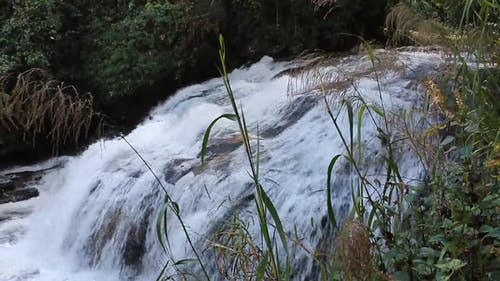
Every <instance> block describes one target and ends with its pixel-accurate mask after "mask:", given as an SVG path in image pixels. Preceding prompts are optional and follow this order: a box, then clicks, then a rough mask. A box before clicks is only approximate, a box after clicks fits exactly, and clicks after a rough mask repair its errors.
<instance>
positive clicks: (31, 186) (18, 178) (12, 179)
mask: <svg viewBox="0 0 500 281" xmlns="http://www.w3.org/2000/svg"><path fill="white" fill-rule="evenodd" d="M61 164H62V163H59V164H56V165H54V166H52V167H49V168H43V169H40V170H34V171H19V172H10V173H9V172H7V173H3V174H2V173H0V204H5V203H11V202H18V201H24V200H28V199H30V198H33V197H37V196H38V195H39V192H38V190H37V189H36V186H37V185H38V182H39V181H40V179H41V178H42V176H43V175H44V174H46V173H47V172H48V171H50V170H53V169H56V168H59V167H61Z"/></svg>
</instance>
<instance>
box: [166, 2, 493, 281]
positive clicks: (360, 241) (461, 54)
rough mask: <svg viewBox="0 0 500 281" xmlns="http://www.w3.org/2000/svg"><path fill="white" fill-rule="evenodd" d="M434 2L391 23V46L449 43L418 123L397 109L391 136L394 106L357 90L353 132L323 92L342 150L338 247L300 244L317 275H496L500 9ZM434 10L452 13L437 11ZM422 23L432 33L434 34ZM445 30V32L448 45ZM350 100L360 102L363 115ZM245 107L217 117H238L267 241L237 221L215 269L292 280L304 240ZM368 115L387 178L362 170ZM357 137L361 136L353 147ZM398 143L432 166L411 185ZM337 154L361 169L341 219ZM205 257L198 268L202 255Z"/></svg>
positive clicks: (397, 10) (401, 11) (348, 106)
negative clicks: (293, 255)
mask: <svg viewBox="0 0 500 281" xmlns="http://www.w3.org/2000/svg"><path fill="white" fill-rule="evenodd" d="M319 2H321V3H320V4H325V2H331V1H319ZM437 3H438V5H437V6H431V8H434V9H435V10H432V9H431V10H426V9H423V7H426V8H429V5H425V4H429V3H428V2H426V1H408V2H405V3H401V4H399V5H397V6H395V7H394V8H393V10H392V11H391V13H390V14H389V16H388V18H387V21H386V23H387V31H388V32H390V34H389V38H391V39H392V41H391V43H393V44H399V43H401V42H405V41H406V42H412V43H413V44H415V43H419V42H422V41H421V40H422V39H424V42H425V44H427V43H429V42H431V41H432V42H435V40H439V41H440V42H441V44H446V45H447V46H448V47H449V48H451V49H452V50H453V53H452V60H451V64H450V65H449V68H450V69H449V70H448V71H447V73H443V75H442V77H439V79H432V78H430V77H429V78H428V79H427V80H426V81H425V83H424V84H425V86H426V88H427V94H428V103H427V107H426V108H423V109H422V110H424V112H423V114H422V115H421V116H420V117H419V119H417V120H415V119H414V116H410V115H411V114H412V113H411V112H403V113H399V114H400V115H398V116H397V118H398V120H401V123H400V124H398V126H402V127H403V132H404V135H403V136H402V139H401V138H397V139H396V138H394V132H395V129H396V128H395V127H394V124H391V123H390V122H389V118H390V114H392V113H391V112H388V111H386V109H385V108H384V105H383V101H381V104H378V105H374V104H369V103H367V102H366V101H365V100H363V98H362V96H361V95H355V96H354V97H353V98H347V99H344V100H342V102H341V104H342V106H341V107H342V108H343V112H345V113H347V114H348V118H349V124H350V128H349V131H348V132H344V131H342V130H341V129H340V126H338V124H337V119H336V117H335V116H337V114H338V113H337V112H332V110H333V109H332V107H331V105H330V103H329V101H328V100H327V99H326V94H327V93H326V92H325V93H324V94H325V104H326V106H327V113H328V114H329V116H330V117H331V120H332V123H333V125H334V126H333V129H335V130H336V131H337V133H338V134H339V135H340V137H341V138H342V141H343V144H344V148H345V150H346V153H345V154H341V155H334V156H333V158H332V161H331V163H330V165H329V167H328V169H327V174H326V176H325V178H326V179H327V188H326V191H327V193H326V196H325V197H326V200H325V201H326V204H327V209H328V218H329V222H330V224H331V228H332V229H334V232H333V234H332V235H334V236H335V237H336V240H335V245H334V247H333V251H332V252H328V253H316V252H310V251H307V249H304V250H305V251H306V252H307V253H308V254H310V255H311V258H313V259H314V260H316V261H317V262H318V264H319V266H318V270H319V275H318V276H320V278H321V280H497V279H499V278H500V224H499V217H498V206H499V205H500V192H499V188H498V186H499V182H498V181H499V178H500V174H499V172H500V143H499V141H500V140H499V137H500V131H499V128H500V118H499V113H500V103H499V100H498V98H499V97H500V91H499V90H500V88H499V80H500V79H499V73H498V66H497V61H498V57H497V55H498V46H497V43H498V25H497V24H498V23H497V21H498V8H499V5H498V2H497V1H486V0H485V1H465V3H464V5H460V3H458V5H451V6H445V5H444V4H443V3H441V2H437ZM449 3H450V2H448V4H449ZM434 4H436V2H434ZM452 4H453V3H452ZM437 8H439V9H437ZM455 9H457V10H458V11H461V13H458V12H457V10H455ZM437 12H445V13H444V14H443V15H442V16H438V15H439V14H437V15H436V13H437ZM457 13H458V17H459V19H457V18H456V17H457ZM450 15H455V16H454V17H453V16H450ZM437 27H439V28H437ZM426 28H430V29H429V31H428V32H427V31H425V30H426ZM434 35H436V36H434ZM443 36H448V38H445V39H444V40H443ZM222 42H223V41H222V40H221V51H220V60H221V63H222V68H221V69H222V71H221V73H222V77H223V79H224V83H225V85H226V89H227V92H228V97H229V99H230V100H231V102H232V104H233V105H235V104H236V103H235V101H234V96H233V93H232V89H231V86H230V83H229V81H228V79H227V72H226V71H225V48H224V44H223V43H222ZM398 42H399V43H398ZM363 44H364V47H365V50H366V52H367V54H368V56H369V57H370V59H371V62H372V65H373V68H374V73H375V75H377V74H376V73H377V72H376V70H375V69H376V65H377V63H378V58H377V57H376V56H375V53H374V52H373V49H372V48H371V46H370V44H369V43H368V42H366V41H364V40H363ZM324 82H326V83H328V82H329V81H321V83H320V84H321V85H320V86H321V87H322V88H323V89H325V88H324V87H323V86H324V85H325V84H324ZM325 91H326V90H325ZM353 102H356V103H358V104H360V105H361V106H358V107H357V110H358V112H356V111H355V109H354V108H355V107H354V106H353ZM242 107H244V105H243V106H242ZM242 110H243V108H240V109H239V108H238V107H236V106H233V114H226V115H223V116H221V117H220V118H228V119H230V120H235V121H237V123H238V127H239V129H240V133H241V134H242V139H243V143H244V146H245V150H246V151H247V155H248V161H249V165H250V171H251V173H250V177H251V178H252V180H253V181H254V185H255V188H256V194H257V195H256V197H255V200H254V201H255V204H256V208H257V213H258V216H259V226H260V231H261V235H262V237H263V239H262V242H259V241H260V240H259V239H255V238H252V237H251V235H250V234H249V231H248V229H247V228H248V222H245V221H241V220H240V219H239V218H238V217H235V219H234V220H233V221H232V222H231V223H230V224H229V227H228V228H227V229H224V230H221V232H220V234H221V235H222V237H223V240H224V241H226V242H227V244H224V245H222V244H220V243H216V242H214V243H212V249H213V250H214V251H215V252H216V256H217V262H218V264H217V268H218V269H219V270H220V273H221V274H225V276H226V278H228V279H230V280H233V279H238V280H291V279H292V278H293V273H294V268H291V263H290V260H289V256H288V248H287V247H288V245H290V243H294V242H295V243H297V241H294V240H293V239H290V237H287V236H286V234H285V231H284V229H283V226H282V225H281V222H280V218H279V217H278V216H277V214H276V211H275V208H274V205H273V203H272V202H270V201H269V199H268V197H267V195H266V193H265V191H264V188H263V187H262V185H261V183H260V181H259V177H258V175H259V164H258V163H259V143H258V141H257V144H256V147H253V148H252V146H251V145H250V142H249V141H248V139H249V137H248V136H249V132H248V128H247V126H246V125H245V124H246V121H245V118H244V116H240V114H241V113H240V112H242ZM364 113H369V114H368V116H370V118H371V119H372V121H373V124H374V125H375V126H376V127H377V131H378V132H379V136H378V137H379V138H380V140H381V141H382V142H383V143H384V146H383V147H384V148H385V151H384V152H383V155H385V168H386V170H385V177H386V180H385V182H383V183H381V182H379V181H377V180H373V179H372V178H370V177H368V176H367V175H366V172H364V171H363V167H362V165H361V164H362V162H363V161H364V160H363V158H364V157H363V154H362V151H363V149H362V145H361V139H360V138H361V136H360V132H359V128H356V127H355V125H354V124H358V126H359V124H360V119H361V118H363V116H364ZM356 116H357V117H356ZM374 116H376V118H374ZM220 118H218V119H216V120H214V122H213V123H212V124H211V125H210V127H209V128H208V129H207V132H206V134H205V138H204V141H203V148H202V158H203V154H204V150H205V149H206V145H207V141H208V137H209V134H210V129H211V127H212V126H213V124H215V122H216V121H218V120H219V119H220ZM355 118H357V119H358V120H357V122H355V120H354V119H355ZM413 122H416V123H417V124H415V123H413ZM412 123H413V124H412ZM416 128H420V129H417V130H415V129H416ZM422 128H423V129H422ZM354 132H358V133H357V138H358V139H357V141H356V142H354V141H353V140H354V138H355V137H356V134H355V133H354ZM257 133H258V132H257ZM257 138H258V136H257ZM347 140H350V142H349V141H347ZM401 141H404V142H405V143H407V144H408V145H409V146H410V147H411V149H412V151H413V153H414V154H415V155H416V157H418V159H419V160H420V162H421V164H422V166H423V168H424V169H425V178H424V179H423V181H421V182H419V183H418V184H410V183H408V182H406V181H405V180H404V179H403V178H402V177H401V175H400V171H399V169H400V167H398V165H397V161H396V159H395V154H394V151H395V148H396V147H397V146H398V145H400V144H399V142H401ZM340 158H345V159H347V161H348V162H349V163H350V165H351V166H352V168H353V170H354V171H355V174H356V175H357V179H356V180H354V181H353V183H352V184H353V190H352V193H353V194H352V200H353V202H352V205H353V210H352V212H351V214H350V216H349V217H348V218H347V220H346V221H345V222H344V223H343V224H342V225H340V224H339V222H338V221H337V219H336V215H335V213H334V211H333V209H332V207H331V200H332V199H331V190H332V188H333V187H332V186H331V176H332V175H331V173H332V170H333V168H334V167H335V164H336V162H337V160H339V159H340ZM325 168H326V167H325ZM268 212H269V214H268V215H266V214H267V213H268ZM269 227H271V228H274V229H275V231H276V238H271V237H270V236H269ZM280 258H281V260H280ZM198 262H200V263H202V261H201V260H199V259H198ZM161 278H162V276H161V275H160V279H161Z"/></svg>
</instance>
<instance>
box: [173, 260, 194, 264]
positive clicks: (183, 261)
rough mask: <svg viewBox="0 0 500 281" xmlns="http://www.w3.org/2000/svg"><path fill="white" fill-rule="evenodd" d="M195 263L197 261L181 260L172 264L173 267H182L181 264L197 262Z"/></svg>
mask: <svg viewBox="0 0 500 281" xmlns="http://www.w3.org/2000/svg"><path fill="white" fill-rule="evenodd" d="M197 261H198V260H197V259H182V260H178V261H176V262H175V263H174V264H175V265H183V264H188V263H192V262H197Z"/></svg>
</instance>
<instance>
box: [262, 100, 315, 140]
mask: <svg viewBox="0 0 500 281" xmlns="http://www.w3.org/2000/svg"><path fill="white" fill-rule="evenodd" d="M318 100H319V99H318V96H316V95H302V96H300V97H298V98H297V99H296V100H295V101H294V102H293V103H292V104H289V105H288V106H286V107H284V108H282V109H281V110H280V111H281V112H280V113H281V114H283V117H282V118H281V119H280V120H279V121H278V122H277V123H276V124H275V125H273V126H272V127H269V128H265V129H264V130H263V131H262V133H261V134H260V135H261V136H262V137H263V138H272V137H275V136H277V135H279V134H281V133H282V132H283V131H284V130H286V129H287V128H289V127H291V126H292V125H294V124H295V123H297V121H299V120H300V119H301V118H302V117H304V115H306V113H307V112H309V111H310V110H311V109H312V108H313V107H314V106H315V105H316V103H317V102H318Z"/></svg>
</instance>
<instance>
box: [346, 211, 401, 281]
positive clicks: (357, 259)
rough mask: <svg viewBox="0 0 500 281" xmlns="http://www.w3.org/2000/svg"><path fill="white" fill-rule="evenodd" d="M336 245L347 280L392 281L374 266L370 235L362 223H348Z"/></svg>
mask: <svg viewBox="0 0 500 281" xmlns="http://www.w3.org/2000/svg"><path fill="white" fill-rule="evenodd" d="M336 245H337V252H336V254H337V259H338V261H339V263H340V266H341V268H342V272H343V273H344V277H345V278H346V280H353V281H360V280H391V278H390V277H388V276H387V275H385V274H383V273H382V272H380V271H378V270H377V269H376V268H375V267H374V266H373V264H372V249H371V242H370V235H369V233H368V230H367V228H366V226H365V225H364V224H363V223H362V222H360V221H358V220H356V219H353V220H350V221H347V222H346V223H345V225H344V228H343V229H342V231H341V232H340V235H339V237H338V238H337V243H336Z"/></svg>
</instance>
